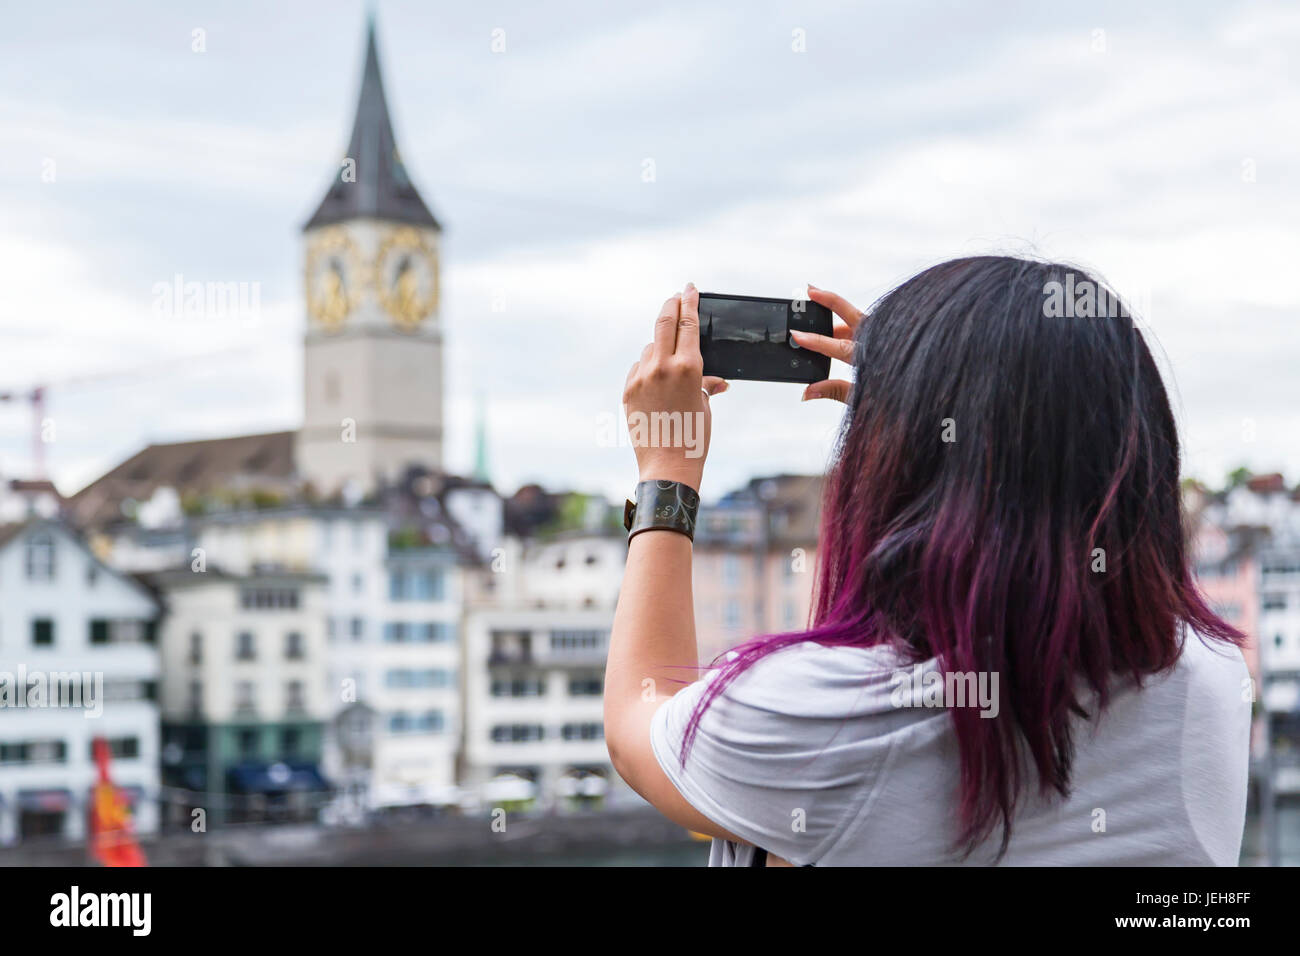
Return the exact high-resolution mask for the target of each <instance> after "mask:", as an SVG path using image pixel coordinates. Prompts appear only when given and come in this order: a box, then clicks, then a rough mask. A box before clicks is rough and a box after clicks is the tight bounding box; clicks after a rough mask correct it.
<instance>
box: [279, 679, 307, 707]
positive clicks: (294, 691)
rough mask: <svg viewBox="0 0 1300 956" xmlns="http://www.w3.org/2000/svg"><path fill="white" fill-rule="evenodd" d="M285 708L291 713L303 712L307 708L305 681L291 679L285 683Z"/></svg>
mask: <svg viewBox="0 0 1300 956" xmlns="http://www.w3.org/2000/svg"><path fill="white" fill-rule="evenodd" d="M284 698H285V710H286V711H287V712H288V713H290V714H301V713H303V712H304V711H306V710H307V699H306V696H305V695H304V693H303V683H302V681H300V680H291V681H289V682H288V683H287V684H285V685H284Z"/></svg>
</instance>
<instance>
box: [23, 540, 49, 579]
mask: <svg viewBox="0 0 1300 956" xmlns="http://www.w3.org/2000/svg"><path fill="white" fill-rule="evenodd" d="M27 577H28V578H29V579H30V580H32V581H53V580H54V536H53V535H52V534H50V533H49V532H48V531H38V532H36V533H34V534H32V535H30V536H28V538H27Z"/></svg>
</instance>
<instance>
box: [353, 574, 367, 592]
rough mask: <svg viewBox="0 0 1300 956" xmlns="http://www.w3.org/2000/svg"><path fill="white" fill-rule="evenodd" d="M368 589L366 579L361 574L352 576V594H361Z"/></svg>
mask: <svg viewBox="0 0 1300 956" xmlns="http://www.w3.org/2000/svg"><path fill="white" fill-rule="evenodd" d="M365 589H366V579H365V578H364V577H362V576H361V575H360V574H354V575H352V593H353V594H360V593H361V592H362V591H364V590H365Z"/></svg>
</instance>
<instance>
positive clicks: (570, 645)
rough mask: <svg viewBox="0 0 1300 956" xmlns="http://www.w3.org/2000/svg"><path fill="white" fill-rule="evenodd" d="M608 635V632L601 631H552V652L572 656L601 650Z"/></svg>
mask: <svg viewBox="0 0 1300 956" xmlns="http://www.w3.org/2000/svg"><path fill="white" fill-rule="evenodd" d="M607 635H608V632H607V631H600V630H573V631H551V651H552V653H557V654H566V653H567V654H571V653H581V652H583V651H596V650H600V649H602V648H603V647H604V646H605V638H606V636H607Z"/></svg>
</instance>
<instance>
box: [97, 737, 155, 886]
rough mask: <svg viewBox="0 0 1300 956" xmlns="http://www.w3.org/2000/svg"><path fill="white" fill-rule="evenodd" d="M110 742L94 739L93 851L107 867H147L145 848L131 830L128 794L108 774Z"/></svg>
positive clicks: (101, 738)
mask: <svg viewBox="0 0 1300 956" xmlns="http://www.w3.org/2000/svg"><path fill="white" fill-rule="evenodd" d="M108 761H109V754H108V741H107V740H105V739H104V738H103V737H96V738H95V764H96V766H97V767H98V768H99V780H98V781H97V782H96V783H95V788H94V790H93V791H92V793H91V798H90V852H91V854H92V855H93V856H94V858H95V859H96V860H98V861H99V862H100V863H102V864H104V866H147V865H148V861H147V860H146V859H145V858H144V851H143V850H141V849H140V844H139V843H137V842H136V839H135V834H134V833H133V832H132V830H131V810H130V808H129V807H128V806H127V802H126V795H125V794H124V793H122V791H121V790H120V789H119V788H118V787H116V786H114V785H113V781H112V780H111V779H109V776H108Z"/></svg>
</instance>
